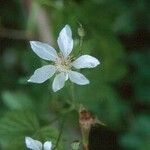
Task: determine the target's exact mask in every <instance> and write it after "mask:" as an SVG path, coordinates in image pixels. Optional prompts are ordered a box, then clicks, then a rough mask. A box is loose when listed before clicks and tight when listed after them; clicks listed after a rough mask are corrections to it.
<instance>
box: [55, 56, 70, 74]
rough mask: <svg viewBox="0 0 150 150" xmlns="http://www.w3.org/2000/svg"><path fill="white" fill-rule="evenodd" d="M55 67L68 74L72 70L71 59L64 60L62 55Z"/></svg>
mask: <svg viewBox="0 0 150 150" xmlns="http://www.w3.org/2000/svg"><path fill="white" fill-rule="evenodd" d="M55 66H56V68H57V71H59V72H67V71H68V70H70V69H71V58H70V57H67V58H64V57H63V56H62V55H61V54H60V55H59V57H58V58H57V60H56V61H55Z"/></svg>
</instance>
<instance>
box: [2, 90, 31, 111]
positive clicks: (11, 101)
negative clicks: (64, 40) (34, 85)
mask: <svg viewBox="0 0 150 150" xmlns="http://www.w3.org/2000/svg"><path fill="white" fill-rule="evenodd" d="M2 100H3V103H4V104H5V105H6V106H7V107H8V108H9V109H12V110H13V109H19V110H22V109H25V108H32V107H33V103H32V100H31V98H30V97H29V96H28V95H27V94H25V93H23V92H22V91H15V92H10V91H5V92H3V93H2Z"/></svg>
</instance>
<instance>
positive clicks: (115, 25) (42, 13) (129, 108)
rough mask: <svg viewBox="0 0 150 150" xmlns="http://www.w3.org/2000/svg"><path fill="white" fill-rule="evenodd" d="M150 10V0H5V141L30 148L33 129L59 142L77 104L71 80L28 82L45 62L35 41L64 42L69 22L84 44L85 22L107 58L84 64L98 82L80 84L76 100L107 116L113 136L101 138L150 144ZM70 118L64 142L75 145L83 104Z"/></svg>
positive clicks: (90, 49) (1, 141)
mask: <svg viewBox="0 0 150 150" xmlns="http://www.w3.org/2000/svg"><path fill="white" fill-rule="evenodd" d="M149 14H150V12H149V2H148V0H133V1H129V0H11V1H7V0H1V1H0V60H1V67H0V149H2V150H10V149H11V150H19V149H26V148H25V144H24V137H25V136H31V137H33V138H36V139H39V140H41V141H45V140H52V141H53V143H55V142H56V140H57V137H58V134H59V128H60V125H59V122H60V121H61V120H62V119H63V117H62V116H63V114H64V112H65V111H66V110H67V109H68V108H69V106H68V104H67V101H68V99H69V96H70V95H69V92H68V91H69V86H66V87H65V88H64V89H63V90H61V91H60V92H58V93H53V92H52V90H51V81H49V82H46V83H45V84H40V85H37V84H28V83H27V79H28V78H29V77H30V75H31V74H32V73H33V71H34V70H35V69H36V68H38V67H40V66H41V64H44V63H45V62H43V61H41V60H40V59H39V58H38V57H37V56H36V55H35V54H34V53H33V52H32V50H31V48H30V45H29V41H30V40H40V41H44V42H48V43H50V44H51V45H54V46H55V47H57V44H56V42H54V41H56V39H57V36H58V33H59V31H60V29H62V27H63V26H64V25H65V24H69V25H70V26H71V27H72V30H73V38H74V39H75V43H76V45H75V48H74V51H78V42H79V37H78V34H77V28H78V22H80V23H82V24H83V27H84V29H85V31H86V36H85V38H84V43H83V52H84V53H87V54H91V55H93V56H95V57H97V58H98V59H99V60H100V61H101V65H100V67H97V68H95V69H93V70H83V71H84V73H85V74H86V76H87V77H88V78H89V79H90V81H91V83H90V84H89V85H88V86H85V87H79V86H75V91H76V97H77V99H76V100H77V102H80V103H82V104H84V105H85V106H87V107H88V108H89V110H91V111H92V112H93V113H95V114H96V115H97V116H98V118H99V119H100V120H102V121H103V122H104V123H106V124H107V127H106V128H102V129H101V130H100V131H99V136H100V137H101V138H104V139H105V138H106V137H107V138H106V140H105V141H104V142H102V143H101V146H103V149H115V150H124V149H125V150H148V149H150V142H149V139H150V126H149V124H150V117H149V100H150V92H149V91H150V86H149V85H150V78H149V77H150V61H149V60H150V52H149V51H148V50H149V37H150V31H149V28H148V27H149V24H150V17H149ZM65 122H66V123H65V126H64V129H63V136H62V137H63V138H62V139H61V141H60V143H59V148H58V149H70V144H71V142H73V140H77V139H79V137H80V132H79V127H78V114H77V112H75V111H73V112H71V113H70V114H68V117H67V120H66V121H65ZM94 137H96V136H92V140H91V145H93V147H94V145H96V144H95V143H94V141H96V139H94ZM111 141H114V143H112V142H111ZM109 142H110V144H109ZM64 143H65V144H64ZM62 145H63V146H62ZM64 145H67V146H69V148H68V147H64ZM108 145H109V147H108ZM93 149H96V148H93Z"/></svg>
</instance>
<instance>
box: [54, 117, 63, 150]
mask: <svg viewBox="0 0 150 150" xmlns="http://www.w3.org/2000/svg"><path fill="white" fill-rule="evenodd" d="M64 123H65V116H63V120H62V122H61V125H60V132H59V135H58V138H57V141H56V145H55V147H54V148H53V150H55V149H56V148H57V147H58V144H59V141H60V139H61V136H62V133H63V128H64Z"/></svg>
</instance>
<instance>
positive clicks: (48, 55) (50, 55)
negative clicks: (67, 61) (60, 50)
mask: <svg viewBox="0 0 150 150" xmlns="http://www.w3.org/2000/svg"><path fill="white" fill-rule="evenodd" d="M30 44H31V48H32V50H33V51H34V52H35V53H36V54H37V55H38V56H39V57H40V58H42V59H45V60H51V61H55V60H56V58H57V57H58V55H57V52H56V50H55V49H54V48H53V47H51V46H50V45H48V44H46V43H42V42H38V41H30Z"/></svg>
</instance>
